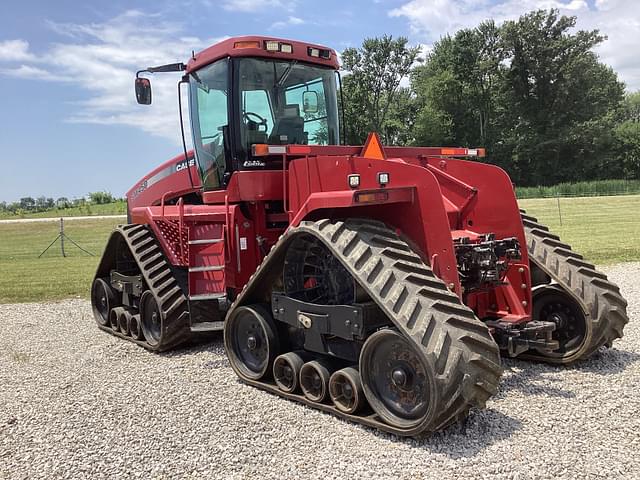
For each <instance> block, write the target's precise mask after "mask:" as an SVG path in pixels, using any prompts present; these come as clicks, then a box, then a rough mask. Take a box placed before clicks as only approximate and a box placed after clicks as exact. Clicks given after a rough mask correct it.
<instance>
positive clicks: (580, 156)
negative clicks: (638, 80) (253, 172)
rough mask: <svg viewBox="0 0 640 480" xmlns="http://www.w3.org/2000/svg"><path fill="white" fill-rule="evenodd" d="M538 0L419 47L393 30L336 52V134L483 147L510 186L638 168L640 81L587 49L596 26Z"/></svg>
mask: <svg viewBox="0 0 640 480" xmlns="http://www.w3.org/2000/svg"><path fill="white" fill-rule="evenodd" d="M575 25H576V17H571V16H560V15H559V12H558V11H557V10H555V9H552V10H538V11H533V12H530V13H528V14H525V15H523V16H521V17H520V18H519V19H518V20H514V21H507V22H504V23H503V24H502V25H500V26H498V25H496V23H495V22H493V21H486V22H483V23H481V24H480V25H478V26H477V27H476V28H469V29H464V30H460V31H458V32H456V33H455V34H453V35H447V36H445V37H443V38H441V39H440V40H439V41H437V42H436V43H435V44H434V45H433V49H432V50H431V51H429V52H427V53H426V55H425V56H424V58H423V57H421V51H420V48H419V47H412V46H410V45H409V44H408V40H407V39H406V38H404V37H399V38H396V39H394V38H392V37H391V36H387V35H385V36H382V37H379V38H369V39H366V40H364V42H363V43H362V46H361V47H358V48H347V49H346V50H344V52H342V62H343V68H344V69H345V70H347V71H348V72H349V73H348V74H347V75H345V76H344V78H343V82H342V83H343V94H344V97H345V105H344V107H345V108H344V110H345V118H346V122H345V123H346V128H347V139H346V140H347V143H348V144H352V145H358V144H362V143H363V142H364V140H365V138H366V136H367V134H368V132H370V131H377V132H378V133H379V134H380V135H381V136H382V138H383V140H384V143H385V144H388V145H454V146H469V147H485V148H486V149H487V157H486V159H484V160H485V161H488V162H491V163H494V164H497V165H499V166H501V167H502V168H504V169H505V170H506V171H507V172H508V173H509V174H510V176H511V178H512V180H513V181H514V182H515V183H516V184H518V185H523V186H526V185H552V184H556V183H560V182H569V181H579V180H598V179H611V178H628V179H639V178H640V92H636V93H633V94H626V93H625V86H624V84H623V83H622V82H621V81H620V80H619V79H618V77H617V74H616V73H615V72H614V71H613V70H612V69H611V68H610V67H609V66H607V65H605V64H603V63H601V62H600V61H599V59H598V56H597V55H596V54H595V53H594V48H595V47H597V46H598V45H600V44H601V43H602V42H604V41H606V37H605V36H603V35H602V34H601V33H600V32H599V31H598V30H592V31H584V30H576V29H575Z"/></svg>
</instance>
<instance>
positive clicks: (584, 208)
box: [0, 195, 640, 303]
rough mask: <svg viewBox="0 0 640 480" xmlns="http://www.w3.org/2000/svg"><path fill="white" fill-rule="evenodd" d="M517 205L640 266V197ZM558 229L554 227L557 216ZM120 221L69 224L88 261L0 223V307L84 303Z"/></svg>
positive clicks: (602, 256) (34, 230)
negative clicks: (70, 301) (59, 301)
mask: <svg viewBox="0 0 640 480" xmlns="http://www.w3.org/2000/svg"><path fill="white" fill-rule="evenodd" d="M520 205H521V207H522V208H524V209H526V210H527V212H528V213H529V214H531V215H534V216H536V217H538V219H539V220H540V221H541V222H543V223H545V224H547V225H548V226H549V227H550V228H551V229H552V230H553V231H554V232H555V233H557V234H558V235H560V236H561V237H562V239H563V240H564V241H565V242H567V243H569V244H571V245H572V246H573V248H574V250H576V251H578V252H580V253H581V254H583V255H584V256H585V257H586V258H587V259H588V260H589V261H591V262H594V263H597V264H612V263H619V262H626V261H638V260H640V195H627V196H620V197H590V198H561V199H560V212H558V200H557V199H555V198H547V199H530V200H521V201H520ZM559 213H560V215H561V216H562V225H560V215H559ZM122 221H123V219H90V220H75V221H69V222H66V223H65V232H66V233H67V235H69V236H70V237H71V238H72V239H73V240H75V241H76V242H78V243H79V244H80V245H81V246H82V247H83V248H85V249H87V250H89V251H90V252H92V253H94V254H95V255H96V256H95V257H90V256H88V255H87V254H85V253H84V252H82V251H80V250H78V249H77V248H76V247H74V246H73V245H71V244H69V243H68V244H67V248H66V251H67V255H68V257H67V258H62V256H61V255H60V246H59V244H56V245H54V246H53V247H51V249H50V250H49V251H48V252H47V253H46V254H45V255H44V256H43V257H42V258H40V259H39V258H38V255H39V254H40V252H42V251H43V250H44V249H45V248H46V247H47V245H49V243H51V241H52V240H53V239H54V238H55V237H56V235H57V234H58V228H59V225H58V223H57V222H46V223H44V222H37V223H36V222H29V223H9V224H3V223H0V303H14V302H31V301H46V300H56V299H61V298H66V297H75V296H79V297H84V298H88V297H89V288H90V284H91V280H92V277H93V274H94V272H95V269H96V267H97V264H98V261H99V259H100V256H101V254H102V250H103V249H104V246H105V245H106V242H107V239H108V237H109V233H110V232H111V230H112V229H113V227H114V226H115V225H117V224H118V223H121V222H122Z"/></svg>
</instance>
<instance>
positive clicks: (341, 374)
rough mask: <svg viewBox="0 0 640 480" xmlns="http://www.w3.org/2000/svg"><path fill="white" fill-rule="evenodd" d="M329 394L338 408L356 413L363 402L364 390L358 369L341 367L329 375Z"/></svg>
mask: <svg viewBox="0 0 640 480" xmlns="http://www.w3.org/2000/svg"><path fill="white" fill-rule="evenodd" d="M329 395H331V400H332V401H333V404H334V405H335V406H336V408H337V409H338V410H340V411H341V412H344V413H356V412H357V411H358V410H359V409H360V408H361V407H362V405H363V404H364V391H363V390H362V381H361V380H360V374H359V373H358V370H356V369H355V368H353V367H347V368H343V369H342V370H338V371H337V372H334V373H333V375H331V378H330V379H329Z"/></svg>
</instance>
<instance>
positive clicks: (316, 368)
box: [300, 360, 331, 403]
mask: <svg viewBox="0 0 640 480" xmlns="http://www.w3.org/2000/svg"><path fill="white" fill-rule="evenodd" d="M330 368H331V367H330V366H329V365H328V364H327V363H325V362H323V361H321V360H313V361H311V362H307V363H305V364H304V365H303V366H302V368H301V369H300V386H301V387H302V393H304V396H305V397H307V398H308V399H309V400H311V401H312V402H318V403H322V402H324V401H325V399H326V398H327V397H328V396H329V379H330V378H331V370H330Z"/></svg>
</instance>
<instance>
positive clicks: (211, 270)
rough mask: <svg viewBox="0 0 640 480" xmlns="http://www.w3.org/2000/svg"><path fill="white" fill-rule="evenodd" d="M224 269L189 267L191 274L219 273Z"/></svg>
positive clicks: (218, 267) (219, 267) (210, 266)
mask: <svg viewBox="0 0 640 480" xmlns="http://www.w3.org/2000/svg"><path fill="white" fill-rule="evenodd" d="M224 268H225V267H224V265H205V266H202V267H189V272H219V271H221V270H224Z"/></svg>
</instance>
